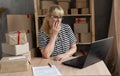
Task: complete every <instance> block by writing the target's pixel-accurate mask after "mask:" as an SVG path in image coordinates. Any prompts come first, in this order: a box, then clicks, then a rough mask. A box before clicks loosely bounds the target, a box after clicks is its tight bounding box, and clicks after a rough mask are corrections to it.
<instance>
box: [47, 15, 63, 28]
mask: <svg viewBox="0 0 120 76" xmlns="http://www.w3.org/2000/svg"><path fill="white" fill-rule="evenodd" d="M48 22H49V25H50V27H52V26H54V25H55V24H56V23H57V24H59V25H61V22H62V17H59V16H49V17H48Z"/></svg>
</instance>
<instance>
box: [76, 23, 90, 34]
mask: <svg viewBox="0 0 120 76" xmlns="http://www.w3.org/2000/svg"><path fill="white" fill-rule="evenodd" d="M74 32H75V33H88V23H79V24H78V23H75V24H74Z"/></svg>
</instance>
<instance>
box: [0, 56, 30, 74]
mask: <svg viewBox="0 0 120 76" xmlns="http://www.w3.org/2000/svg"><path fill="white" fill-rule="evenodd" d="M0 66H1V70H0V71H1V72H7V73H9V72H21V71H27V70H28V69H29V67H30V66H29V62H28V59H27V58H26V57H25V56H14V57H3V58H2V59H1V61H0Z"/></svg>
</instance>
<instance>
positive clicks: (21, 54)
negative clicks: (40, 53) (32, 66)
mask: <svg viewBox="0 0 120 76" xmlns="http://www.w3.org/2000/svg"><path fill="white" fill-rule="evenodd" d="M2 52H3V54H4V56H3V58H2V59H1V61H0V66H1V68H0V71H1V72H18V71H26V70H28V69H29V62H31V61H30V60H31V58H30V57H31V56H30V50H29V43H28V41H27V37H26V33H25V32H24V31H18V32H17V31H15V32H10V33H7V34H6V43H2Z"/></svg>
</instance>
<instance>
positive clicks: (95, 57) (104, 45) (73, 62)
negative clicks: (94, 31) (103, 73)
mask: <svg viewBox="0 0 120 76" xmlns="http://www.w3.org/2000/svg"><path fill="white" fill-rule="evenodd" d="M112 40H113V37H108V38H105V39H101V40H97V41H94V42H92V43H91V44H90V50H89V52H88V54H87V55H84V56H80V57H77V58H74V59H70V60H67V61H64V62H62V64H64V65H68V66H72V67H76V68H85V67H87V66H90V65H92V64H94V63H97V62H99V61H101V60H105V58H106V55H107V53H108V50H109V48H110V47H111V44H112Z"/></svg>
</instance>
